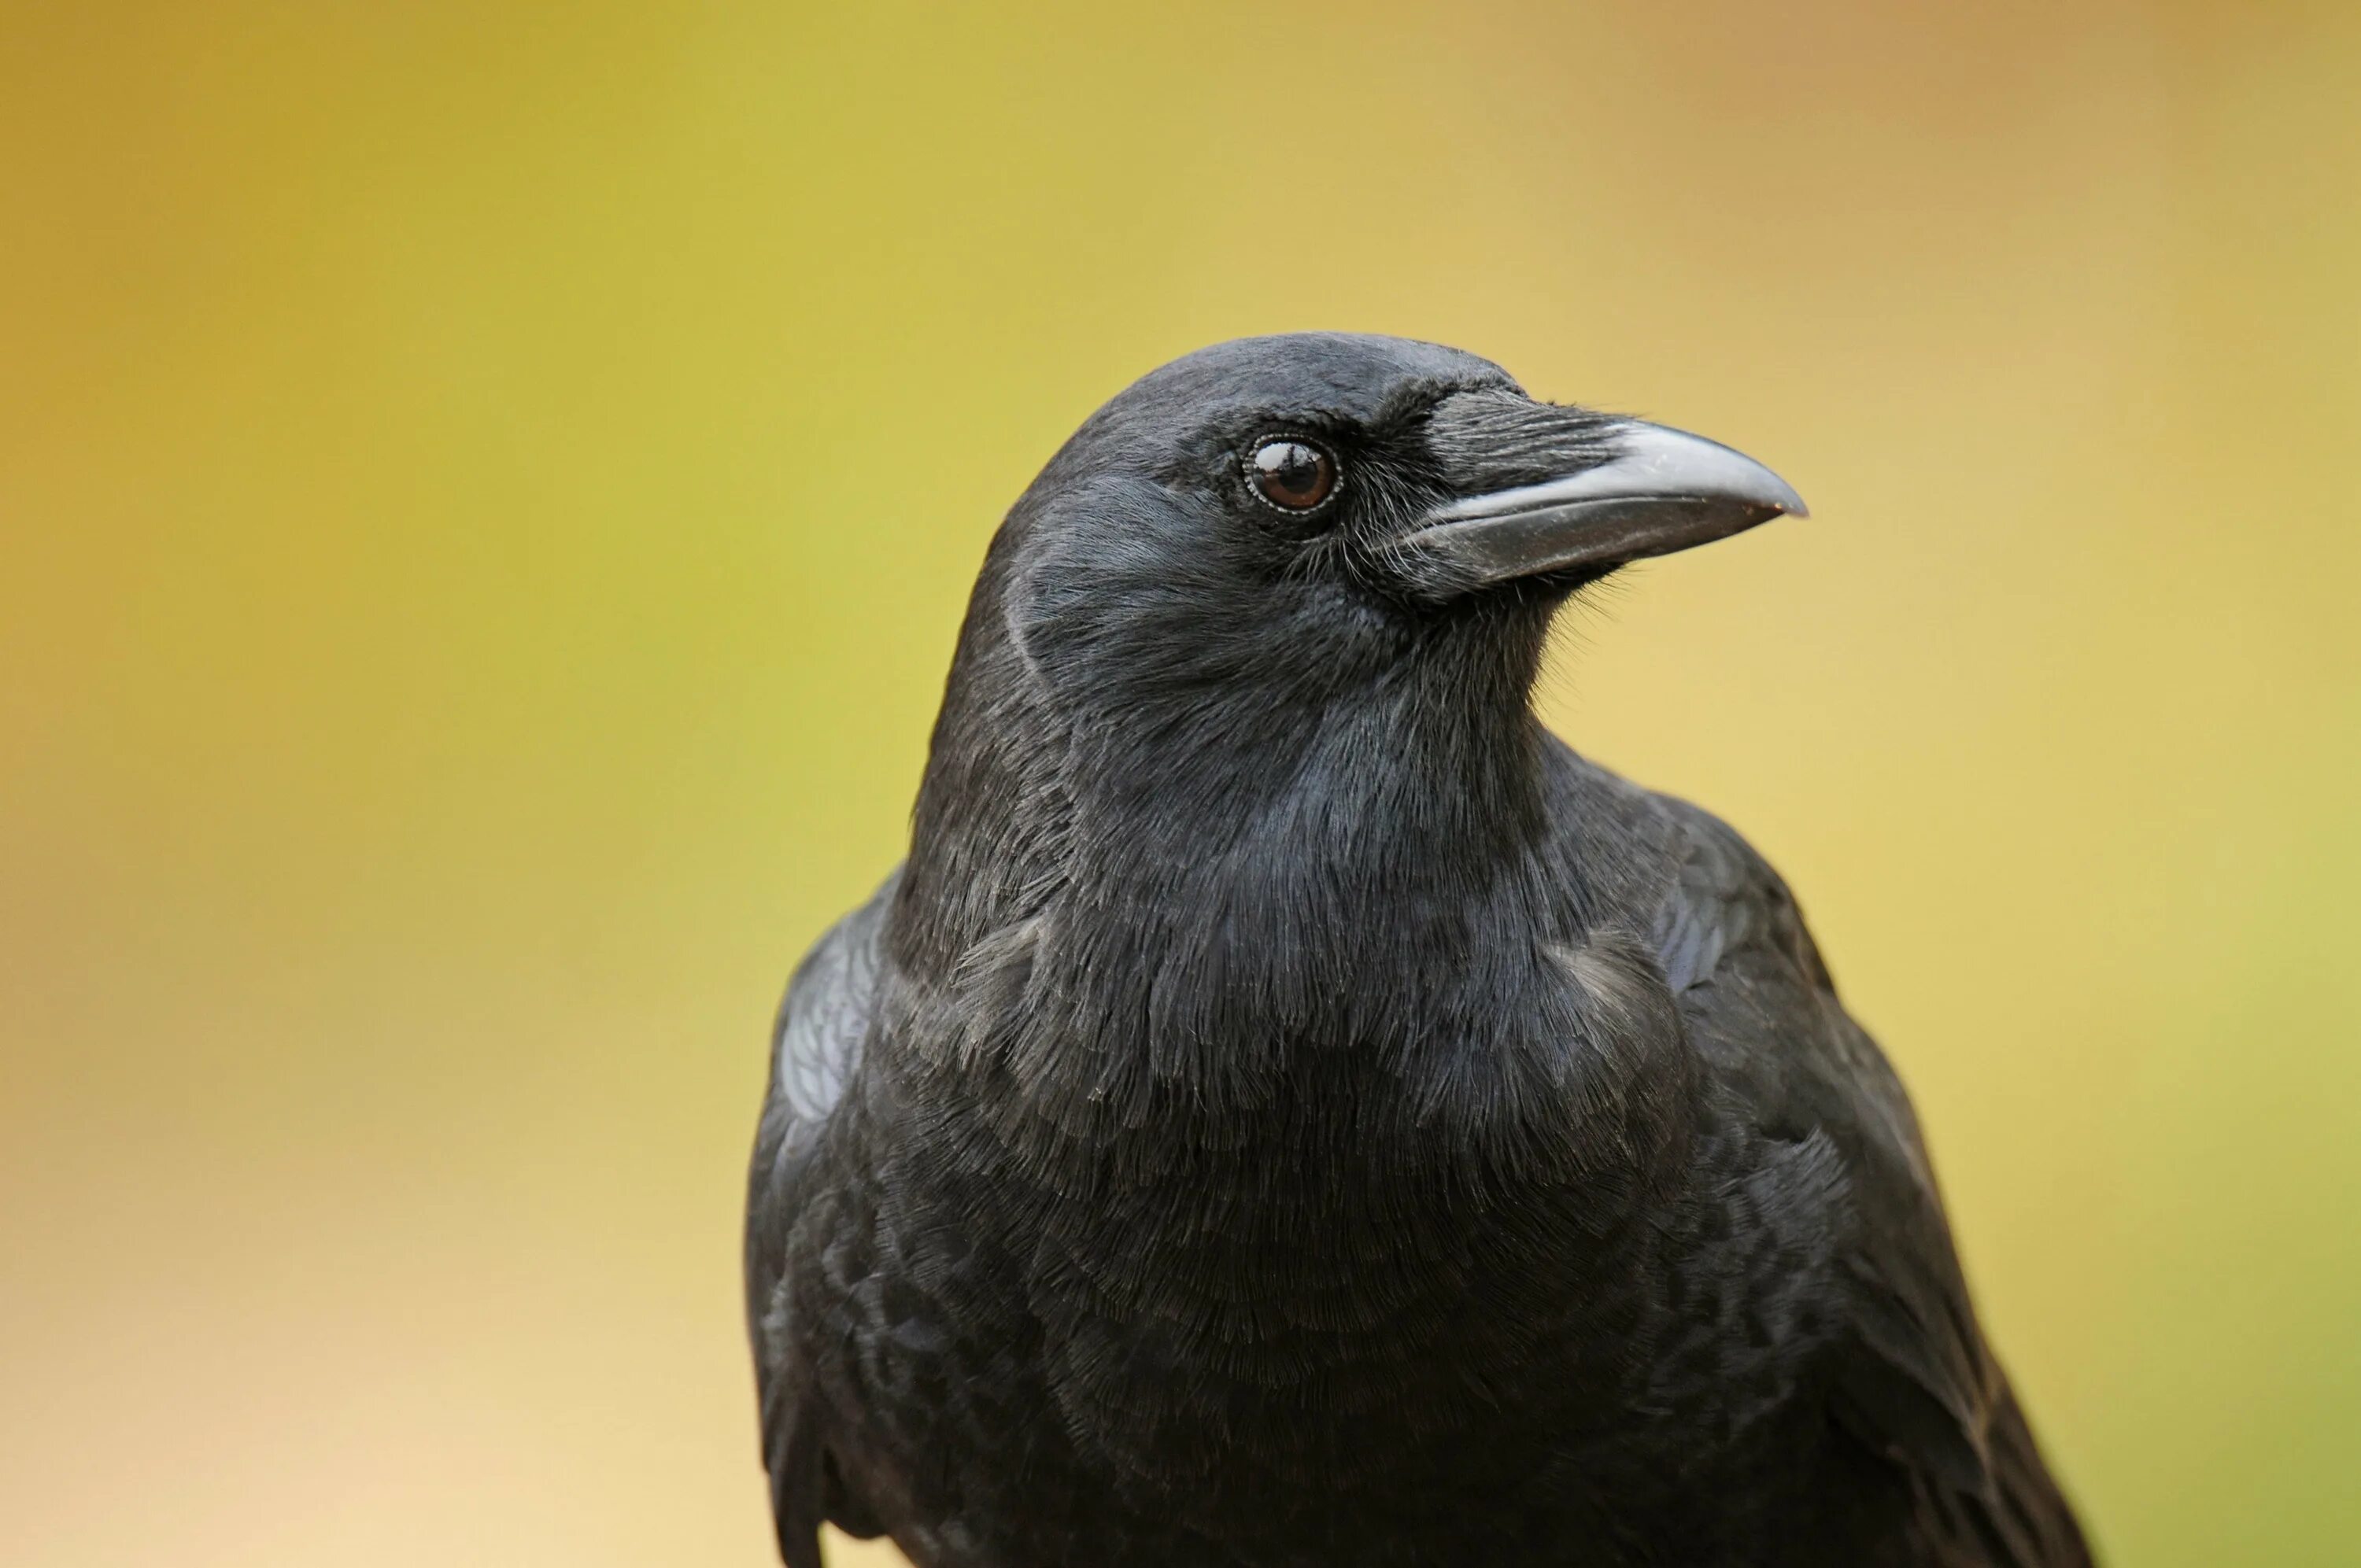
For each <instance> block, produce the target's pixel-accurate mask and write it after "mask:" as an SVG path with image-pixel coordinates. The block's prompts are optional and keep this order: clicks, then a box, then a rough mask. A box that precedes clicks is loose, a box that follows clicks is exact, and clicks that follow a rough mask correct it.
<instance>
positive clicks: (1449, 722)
mask: <svg viewBox="0 0 2361 1568" xmlns="http://www.w3.org/2000/svg"><path fill="white" fill-rule="evenodd" d="M1803 511H1804V506H1803V503H1802V501H1801V499H1799V498H1798V497H1797V496H1796V494H1795V491H1794V490H1792V489H1790V488H1788V487H1787V486H1786V485H1785V484H1784V482H1783V481H1781V480H1780V479H1779V478H1778V477H1776V476H1774V475H1773V473H1771V471H1770V470H1768V469H1767V468H1764V467H1763V466H1761V465H1759V464H1757V463H1755V462H1753V461H1752V460H1751V459H1749V458H1747V457H1745V456H1742V455H1740V454H1738V453H1736V452H1733V451H1731V450H1730V449H1729V448H1727V447H1724V446H1720V445H1718V444H1714V443H1712V442H1709V441H1706V440H1704V439H1702V438H1699V437H1697V436H1694V435H1688V434H1685V433H1680V432H1678V431H1675V430H1671V429H1668V428H1664V427H1662V426H1658V425H1653V424H1649V423H1643V422H1639V421H1636V420H1631V419H1624V418H1618V417H1613V416H1610V415H1608V414H1604V413H1599V412H1596V411H1589V410H1587V409H1583V408H1579V407H1572V406H1558V405H1553V404H1550V403H1546V402H1542V401H1538V400H1533V399H1532V398H1529V397H1528V396H1527V395H1526V394H1525V393H1524V392H1523V391H1522V390H1521V389H1520V388H1519V386H1518V385H1517V383H1516V382H1515V381H1513V380H1512V379H1510V377H1509V376H1508V375H1507V373H1505V372H1504V371H1502V370H1501V369H1500V368H1499V367H1497V366H1494V365H1493V364H1491V363H1489V362H1488V361H1486V360H1483V359H1479V358H1477V357H1475V356H1471V355H1467V354H1465V353H1461V352H1459V351H1457V350H1454V349H1449V348H1444V347H1441V346H1438V345H1431V344H1422V343H1414V342H1409V341H1404V340H1400V339H1395V338H1388V337H1377V336H1360V335H1351V334H1291V335H1284V336H1276V337H1265V338H1250V339H1243V340H1240V341H1236V342H1232V343H1225V344H1222V345H1216V346H1213V347H1211V348H1207V349H1203V350H1202V351H1200V352H1198V353H1195V354H1192V355H1190V356H1187V357H1185V358H1182V359H1180V360H1177V361H1175V362H1174V363H1172V364H1170V365H1168V366H1165V367H1162V368H1161V369H1159V370H1156V371H1154V372H1152V373H1150V374H1149V375H1148V376H1147V377H1145V378H1142V379H1140V380H1139V381H1138V382H1137V383H1135V384H1134V385H1133V386H1132V387H1130V388H1129V389H1127V390H1126V391H1124V392H1123V393H1121V394H1120V395H1118V396H1117V397H1116V398H1115V400H1113V401H1111V402H1109V403H1108V404H1106V405H1105V406H1104V408H1102V409H1100V410H1099V411H1097V412H1096V413H1095V414H1093V415H1092V416H1091V418H1090V419H1089V420H1088V421H1087V422H1084V423H1083V425H1082V428H1081V429H1080V430H1079V431H1078V432H1076V433H1075V434H1074V435H1073V437H1072V438H1071V440H1069V441H1068V442H1067V443H1066V444H1065V445H1064V447H1063V448H1062V449H1060V451H1059V452H1058V454H1057V455H1056V456H1055V457H1054V458H1052V460H1051V461H1050V462H1049V466H1047V467H1046V468H1045V469H1044V470H1043V471H1042V472H1041V475H1040V477H1038V479H1037V480H1035V482H1034V483H1033V484H1032V486H1031V487H1030V488H1028V489H1027V491H1026V492H1025V494H1024V496H1023V497H1022V498H1021V499H1019V500H1018V501H1017V503H1016V507H1015V508H1014V509H1013V510H1011V511H1010V512H1009V514H1008V516H1007V518H1006V520H1005V522H1004V524H1003V525H1002V527H1001V529H1000V531H999V532H998V534H997V535H996V536H995V537H994V541H993V543H992V545H991V547H990V550H989V552H988V553H987V555H986V558H985V560H984V563H983V569H982V572H981V574H980V576H979V577H978V579H977V582H976V586H975V590H974V594H973V597H972V600H971V602H970V606H969V609H968V613H967V616H966V620H965V622H964V625H963V628H962V630H961V635H960V640H959V644H958V649H957V652H956V654H955V656H954V660H953V663H952V667H951V671H950V679H949V682H948V685H947V687H946V690H945V693H944V697H943V704H942V708H941V712H940V715H939V718H938V720H937V723H936V727H935V729H934V735H933V741H932V747H931V751H930V753H929V757H928V763H927V767H926V771H925V774H924V778H923V781H922V783H921V784H920V787H919V791H918V796H917V807H916V811H915V814H914V817H913V826H912V833H911V839H910V847H909V853H908V856H907V859H906V861H905V862H904V863H903V864H902V865H901V866H900V867H899V868H897V869H896V870H895V871H894V872H892V873H891V874H890V875H888V876H887V877H886V878H885V880H884V884H883V885H882V886H880V887H879V888H878V889H877V891H876V893H875V894H874V896H873V897H872V898H871V899H870V900H869V901H868V902H867V903H866V904H864V905H862V906H861V907H860V908H859V909H857V910H855V911H854V912H853V913H851V915H849V916H845V918H844V919H843V920H842V921H840V923H839V924H838V925H837V926H836V927H834V928H833V929H832V930H830V931H829V933H828V934H827V935H826V936H825V937H823V938H821V940H820V941H819V943H818V946H817V947H816V948H813V949H812V951H811V952H810V954H809V956H808V957H807V958H806V959H804V961H803V963H802V964H801V966H800V967H799V968H798V969H797V970H796V974H795V977H794V979H793V981H791V982H790V984H789V987H788V991H787V995H786V1000H785V1003H784V1005H783V1007H782V1008H781V1011H780V1014H779V1019H778V1025H777V1029H776V1033H775V1036H774V1049H773V1054H772V1063H771V1075H770V1086H769V1092H768V1097H767V1101H766V1102H765V1104H764V1106H763V1113H762V1118H761V1124H760V1129H759V1132H758V1134H757V1138H756V1144H755V1149H754V1156H753V1162H752V1178H751V1183H750V1200H749V1204H748V1212H747V1227H746V1251H745V1266H746V1295H747V1310H748V1314H749V1320H750V1330H751V1336H752V1345H753V1353H754V1360H755V1365H756V1371H757V1381H758V1385H759V1388H760V1406H761V1418H762V1433H763V1439H762V1441H763V1461H764V1464H765V1466H766V1468H767V1469H768V1472H769V1475H770V1481H771V1489H772V1504H773V1509H774V1517H775V1519H776V1523H777V1528H778V1541H779V1549H780V1552H781V1553H782V1555H783V1557H784V1559H785V1563H787V1564H788V1565H789V1568H819V1564H820V1562H821V1558H820V1547H819V1542H818V1532H819V1530H820V1527H821V1525H822V1523H823V1522H825V1521H833V1522H834V1523H835V1524H837V1525H838V1526H840V1527H841V1528H842V1529H844V1530H848V1531H850V1532H851V1533H852V1534H854V1535H856V1536H874V1535H879V1534H884V1535H890V1536H891V1537H892V1538H893V1540H894V1541H895V1542H896V1543H897V1544H898V1545H899V1547H900V1548H901V1550H902V1551H903V1552H906V1554H907V1555H908V1556H909V1557H910V1559H911V1560H912V1561H913V1562H914V1563H918V1564H920V1565H921V1568H1049V1565H1088V1568H1112V1565H1125V1568H1184V1565H1185V1568H1201V1565H1202V1568H1216V1565H1218V1568H1328V1565H1336V1568H1344V1565H1347V1564H1349V1565H1352V1568H1397V1565H1399V1568H1412V1565H1423V1564H1455V1565H1456V1564H1484V1565H1487V1568H1524V1565H1535V1568H1539V1565H1550V1568H1573V1565H1577V1564H1583V1565H1587V1564H1642V1563H1644V1564H1660V1565H1709V1564H1741V1563H1743V1564H1798V1565H1801V1564H1813V1565H1828V1564H1850V1563H1877V1564H1887V1563H1893V1564H1902V1563H1908V1564H1957V1565H1967V1564H1978V1565H1983V1564H2020V1565H2040V1568H2056V1565H2060V1564H2075V1563H2088V1562H2089V1561H2090V1556H2089V1552H2088V1549H2087V1547H2086V1546H2085V1545H2084V1542H2083V1539H2082V1536H2081V1531H2080V1530H2079V1528H2078V1527H2077V1525H2076V1522H2075V1519H2074V1517H2073V1514H2072V1512H2071V1511H2070V1508H2069V1506H2068V1504H2067V1503H2066V1501H2065V1500H2064V1498H2063V1497H2062V1496H2061V1494H2060V1492H2059V1487H2058V1486H2057V1485H2056V1484H2055V1483H2054V1482H2053V1480H2052V1479H2051V1477H2050V1475H2049V1474H2048V1470H2047V1469H2046V1467H2045V1465H2044V1463H2043V1460H2042V1458H2041V1455H2040V1453H2038V1451H2037V1448H2036V1446H2035V1443H2034V1440H2033V1438H2032V1435H2031V1433H2030V1431H2029V1430H2028V1428H2027V1425H2026V1418H2025V1416H2024V1414H2023V1412H2022V1410H2021V1409H2020V1408H2019V1407H2018V1404H2017V1402H2016V1400H2015V1398H2014V1396H2013V1395H2012V1393H2011V1391H2010V1387H2009V1385H2008V1382H2007V1380H2006V1378H2005V1376H2004V1375H2003V1373H2002V1370H2001V1368H2000V1365H1998V1363H1997V1362H1996V1361H1995V1359H1994V1357H1993V1353H1992V1351H1991V1349H1990V1348H1989V1347H1988V1345H1987V1343H1986V1342H1985V1339H1984V1337H1983V1335H1982V1332H1981V1331H1980V1329H1979V1327H1978V1324H1977V1321H1976V1318H1975V1316H1974V1313H1973V1311H1972V1310H1971V1306H1970V1302H1969V1298H1968V1294H1967V1288H1966V1286H1965V1284H1964V1282H1963V1280H1962V1277H1961V1275H1960V1265H1959V1262H1958V1259H1957V1257H1956V1255H1955V1254H1954V1251H1953V1247H1952V1243H1951V1238H1950V1235H1949V1229H1948V1226H1947V1223H1946V1221H1945V1217H1944V1212H1943V1208H1942V1204H1941V1201H1940V1199H1939V1197H1938V1193H1937V1190H1936V1185H1935V1181H1934V1178H1933V1176H1932V1175H1931V1174H1930V1172H1929V1169H1928V1165H1927V1154H1926V1150H1925V1146H1924V1145H1923V1143H1922V1141H1921V1138H1920V1135H1919V1132H1918V1128H1917V1125H1916V1119H1915V1117H1914V1115H1913V1113H1912V1111H1911V1108H1910V1104H1909V1102H1908V1101H1907V1099H1906V1098H1905V1094H1904V1091H1903V1089H1902V1087H1901V1085H1900V1083H1899V1082H1898V1081H1897V1080H1896V1079H1895V1077H1894V1072H1893V1070H1892V1069H1891V1068H1890V1067H1888V1065H1887V1064H1886V1061H1885V1059H1884V1058H1883V1056H1882V1055H1881V1054H1880V1053H1879V1051H1878V1048H1877V1047H1876V1046H1875V1045H1874V1044H1873V1043H1872V1041H1871V1040H1870V1038H1869V1036H1867V1035H1866V1034H1864V1033H1863V1032H1862V1030H1861V1028H1860V1026H1859V1025H1856V1024H1855V1023H1854V1022H1853V1021H1852V1019H1851V1018H1850V1017H1849V1016H1848V1015H1847V1014H1846V1013H1845V1010H1844V1008H1843V1006H1842V1005H1841V1004H1840V1003H1839V1001H1838V999H1837V995H1836V992H1835V990H1834V988H1833V986H1832V985H1831V982H1830V981H1829V978H1828V969H1827V967H1826V966H1825V965H1824V964H1823V963H1822V961H1821V959H1820V955H1819V952H1818V950H1817V948H1816V947H1815V945H1814V943H1813V940H1812V938H1811V936H1810V934H1809V933H1808V932H1807V931H1806V928H1805V925H1804V921H1803V919H1802V917H1801V916H1800V915H1798V913H1797V911H1796V906H1795V901H1794V899H1793V898H1792V897H1791V896H1790V895H1789V894H1788V891H1787V889H1786V887H1785V886H1784V884H1783V883H1782V882H1781V881H1780V879H1779V877H1778V876H1777V875H1776V874H1775V873H1774V872H1773V871H1772V869H1771V868H1770V867H1769V866H1768V865H1767V864H1765V863H1764V861H1763V859H1762V857H1761V856H1760V855H1758V854H1756V853H1755V851H1754V850H1752V848H1750V847H1749V846H1748V844H1747V843H1746V842H1745V840H1743V839H1741V838H1740V837H1739V836H1738V834H1737V833H1735V832H1733V831H1732V830H1731V829H1730V828H1728V827H1726V826H1724V825H1723V824H1722V823H1721V822H1720V821H1719V819H1717V818H1716V817H1712V816H1709V815H1708V814H1707V813H1706V812H1704V811H1702V810H1700V809H1698V808H1697V807H1696V806H1690V805H1687V804H1685V803H1684V802H1682V801H1679V800H1676V799H1673V798H1670V797H1668V796H1665V795H1657V794H1653V793H1651V792H1650V791H1648V790H1646V789H1642V788H1640V787H1638V786H1636V785H1634V784H1628V783H1626V782H1624V781H1623V780H1621V779H1620V778H1618V777H1616V776H1615V775H1613V774H1611V773H1608V772H1606V771H1605V770H1603V769H1601V768H1599V767H1597V766H1595V765H1593V764H1592V763H1590V762H1586V761H1585V760H1583V759H1582V758H1581V757H1579V756H1577V755H1576V753H1575V752H1574V751H1571V750H1569V749H1568V748H1567V747H1566V746H1565V744H1564V743H1563V742H1561V741H1560V740H1557V739H1556V738H1554V736H1553V735H1551V734H1550V733H1549V732H1548V731H1547V730H1545V729H1543V727H1542V725H1541V724H1540V722H1539V721H1538V720H1537V719H1536V718H1535V717H1534V715H1533V713H1532V705H1531V700H1530V699H1531V694H1532V685H1533V682H1534V677H1535V673H1536V671H1537V669H1538V667H1539V665H1540V663H1541V661H1542V657H1543V645H1544V642H1545V641H1546V638H1547V635H1548V631H1549V628H1550V623H1551V620H1552V617H1553V615H1554V612H1555V611H1556V610H1557V609H1559V607H1560V606H1561V605H1563V604H1564V603H1565V601H1566V600H1567V599H1568V598H1569V597H1570V596H1572V595H1574V594H1576V593H1578V592H1580V591H1581V590H1583V589H1584V588H1585V587H1587V586H1589V585H1592V584H1595V583H1597V582H1598V581H1599V580H1600V579H1601V578H1603V577H1605V576H1608V575H1609V573H1611V572H1613V571H1615V570H1616V569H1617V568H1618V567H1619V566H1621V565H1625V564H1626V563H1629V562H1632V561H1635V560H1639V559H1641V558H1643V557H1647V556H1653V555H1659V554H1665V553H1667V552H1671V551H1675V550H1682V549H1686V548H1687V547H1689V546H1691V545H1695V544H1699V543H1706V542H1708V541H1710V540H1714V539H1719V538H1722V537H1725V536H1727V535H1730V534H1732V533H1735V532H1739V531H1740V530H1741V529H1745V528H1749V527H1752V526H1753V525H1754V524H1757V523H1760V522H1763V521H1766V520H1768V519H1771V518H1773V517H1775V516H1778V515H1780V514H1782V513H1788V514H1796V515H1801V514H1802V513H1803Z"/></svg>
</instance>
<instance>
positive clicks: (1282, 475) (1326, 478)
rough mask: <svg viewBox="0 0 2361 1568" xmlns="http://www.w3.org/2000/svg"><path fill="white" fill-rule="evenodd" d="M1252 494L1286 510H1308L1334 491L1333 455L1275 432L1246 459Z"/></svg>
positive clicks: (1334, 460)
mask: <svg viewBox="0 0 2361 1568" xmlns="http://www.w3.org/2000/svg"><path fill="white" fill-rule="evenodd" d="M1246 477H1248V478H1249V479H1251V480H1253V481H1254V488H1255V494H1257V495H1258V496H1260V497H1261V498H1262V499H1265V500H1267V501H1268V502H1269V503H1270V504H1271V505H1273V506H1275V507H1279V508H1281V509H1282V510H1287V511H1310V510H1312V508H1314V507H1316V506H1318V505H1319V504H1320V503H1321V502H1323V501H1324V500H1326V499H1328V498H1329V497H1330V496H1333V495H1334V494H1335V493H1336V459H1334V457H1331V456H1329V455H1328V454H1327V453H1325V452H1323V451H1322V450H1321V449H1320V448H1319V447H1317V446H1314V445H1312V444H1311V443H1310V442H1308V441H1299V440H1297V439H1296V438H1295V437H1293V436H1291V435H1277V436H1273V437H1271V438H1270V439H1269V440H1268V441H1265V442H1264V443H1262V444H1260V445H1259V446H1257V447H1256V448H1255V449H1254V455H1253V456H1251V457H1249V458H1247V459H1246Z"/></svg>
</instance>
